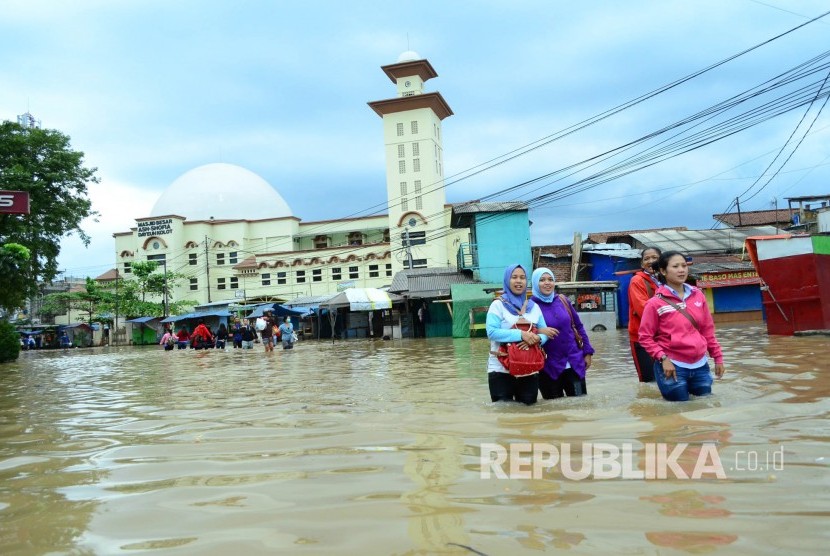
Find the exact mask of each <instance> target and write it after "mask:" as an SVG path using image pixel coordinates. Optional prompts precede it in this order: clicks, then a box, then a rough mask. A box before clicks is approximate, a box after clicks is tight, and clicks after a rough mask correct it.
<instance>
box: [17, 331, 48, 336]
mask: <svg viewBox="0 0 830 556" xmlns="http://www.w3.org/2000/svg"><path fill="white" fill-rule="evenodd" d="M18 332H20V333H21V334H23V335H24V336H37V335H38V334H43V330H18Z"/></svg>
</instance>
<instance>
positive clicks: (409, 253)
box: [403, 228, 413, 269]
mask: <svg viewBox="0 0 830 556" xmlns="http://www.w3.org/2000/svg"><path fill="white" fill-rule="evenodd" d="M403 235H404V242H405V243H406V268H409V269H411V268H412V266H413V265H412V249H411V248H410V244H409V228H404V229H403Z"/></svg>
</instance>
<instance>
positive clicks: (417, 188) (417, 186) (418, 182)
mask: <svg viewBox="0 0 830 556" xmlns="http://www.w3.org/2000/svg"><path fill="white" fill-rule="evenodd" d="M420 194H421V180H415V195H420Z"/></svg>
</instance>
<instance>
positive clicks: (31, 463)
mask: <svg viewBox="0 0 830 556" xmlns="http://www.w3.org/2000/svg"><path fill="white" fill-rule="evenodd" d="M719 338H720V340H721V341H722V343H723V344H724V348H725V352H726V356H727V369H728V375H727V377H726V378H725V379H724V380H723V381H720V382H716V384H715V396H713V397H710V398H703V399H697V400H693V401H691V402H688V403H683V404H670V403H667V402H663V401H662V400H661V399H660V396H659V393H658V392H657V390H656V387H655V386H651V385H640V384H639V383H637V381H636V378H635V374H634V371H633V367H632V366H631V363H630V357H629V352H628V346H627V337H626V333H625V331H612V332H607V333H596V334H593V335H592V341H593V343H594V345H595V346H596V348H597V351H598V355H597V357H596V358H595V360H594V361H595V367H594V368H593V369H592V370H591V371H590V374H589V380H588V390H589V395H588V397H586V398H579V399H566V400H559V401H542V402H541V403H539V404H538V405H536V406H534V407H530V408H528V407H524V406H518V405H503V404H499V405H494V404H491V403H490V402H489V398H488V391H487V383H486V374H485V371H484V368H485V358H486V357H487V351H488V345H487V343H486V340H482V339H476V340H452V339H430V340H404V341H393V342H383V341H370V340H354V341H347V342H342V341H339V342H337V343H336V344H332V343H331V342H330V341H322V342H301V343H300V344H298V345H297V347H296V349H295V350H294V351H293V352H286V353H283V352H282V350H277V351H276V352H275V353H273V354H272V356H270V357H267V356H266V355H265V354H263V353H262V352H261V351H259V350H257V351H255V352H242V351H232V350H231V351H225V352H222V351H201V352H194V351H182V352H179V351H174V352H170V353H165V352H163V351H160V350H157V349H155V348H152V347H150V348H121V349H117V348H113V349H100V350H95V351H73V352H70V353H66V352H60V351H55V352H33V353H23V354H21V357H20V359H19V361H18V362H17V363H15V364H12V365H6V366H0V374H2V376H0V553H2V554H46V553H72V554H116V553H124V554H131V553H137V552H142V553H158V554H161V553H164V554H199V555H203V554H217V555H219V554H222V555H224V554H239V555H241V554H245V555H248V554H266V553H284V554H327V555H328V554H472V553H473V552H471V551H470V550H469V549H467V548H465V546H466V547H470V548H471V549H474V550H477V551H480V552H481V553H485V554H490V555H497V554H520V553H535V552H538V551H543V550H547V551H553V550H555V549H570V551H571V552H572V553H575V554H596V553H604V554H688V553H695V554H699V553H710V552H713V553H723V554H776V555H778V554H793V553H803V554H818V553H824V552H825V551H826V548H827V544H828V541H829V540H830V535H829V534H828V527H827V524H828V519H827V518H828V517H830V473H828V469H829V468H830V439H828V421H827V417H828V413H829V412H830V376H828V370H830V369H828V367H830V365H828V360H829V359H828V355H827V354H828V353H830V338H827V337H807V338H781V337H771V338H770V337H767V335H766V333H765V329H764V328H763V327H761V326H752V327H731V328H723V327H722V328H720V329H719ZM257 347H260V346H257ZM260 349H261V347H260ZM705 441H716V442H718V443H719V444H718V448H717V449H718V452H719V454H720V458H721V460H722V462H723V465H724V467H725V470H726V473H727V475H728V478H727V479H716V478H711V475H710V476H709V477H710V478H705V479H702V480H680V479H677V478H674V477H673V476H672V478H671V479H669V480H633V479H610V480H600V479H595V478H592V479H587V480H581V481H576V480H569V479H566V478H564V477H563V475H562V473H561V472H557V471H556V469H553V470H549V471H546V475H545V476H544V477H542V478H539V479H504V480H499V479H496V478H490V479H483V478H481V474H480V464H479V454H480V452H481V445H482V444H484V443H497V444H500V445H504V446H507V445H508V443H510V442H535V443H552V444H554V445H557V446H558V445H561V444H563V443H571V444H572V445H581V443H582V442H606V443H612V444H616V445H619V446H622V444H623V443H634V444H635V445H636V446H639V447H641V448H642V447H643V445H644V444H645V443H651V442H662V443H668V444H676V443H680V442H688V443H691V444H692V445H693V446H697V447H699V446H700V444H699V443H701V442H705ZM781 447H783V453H784V468H783V469H781V470H768V469H761V468H760V467H763V466H764V465H765V462H764V458H765V455H766V454H771V453H773V452H775V451H777V450H780V448H781ZM690 450H692V449H691V448H690ZM753 453H754V454H755V456H751V455H748V454H753ZM754 457H758V460H755V461H753V458H754ZM694 461H695V460H694V459H692V460H691V464H690V458H689V456H688V454H687V453H685V452H684V457H683V458H681V462H680V463H681V464H682V465H683V467H684V468H687V469H688V468H689V467H690V465H691V467H693V466H694ZM736 467H740V468H749V467H756V468H755V469H754V470H743V471H741V470H738V469H736Z"/></svg>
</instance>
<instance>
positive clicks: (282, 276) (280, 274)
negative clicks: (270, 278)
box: [277, 272, 286, 284]
mask: <svg viewBox="0 0 830 556" xmlns="http://www.w3.org/2000/svg"><path fill="white" fill-rule="evenodd" d="M285 282H286V273H285V272H277V284H285Z"/></svg>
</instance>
